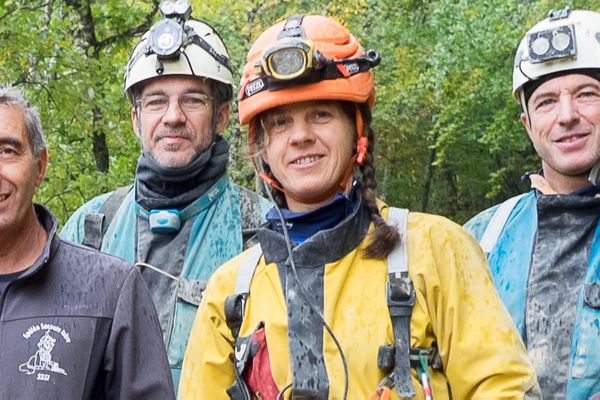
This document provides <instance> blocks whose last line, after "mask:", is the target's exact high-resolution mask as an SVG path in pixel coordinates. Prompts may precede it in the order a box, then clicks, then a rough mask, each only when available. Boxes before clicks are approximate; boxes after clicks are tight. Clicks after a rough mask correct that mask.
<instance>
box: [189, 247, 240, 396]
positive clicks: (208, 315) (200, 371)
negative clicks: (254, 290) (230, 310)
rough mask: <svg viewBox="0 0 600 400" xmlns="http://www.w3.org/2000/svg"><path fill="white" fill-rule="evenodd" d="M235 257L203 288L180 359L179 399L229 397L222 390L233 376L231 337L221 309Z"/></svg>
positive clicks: (230, 285) (230, 284)
mask: <svg viewBox="0 0 600 400" xmlns="http://www.w3.org/2000/svg"><path fill="white" fill-rule="evenodd" d="M244 254H245V253H242V256H243V255H244ZM239 259H240V256H238V257H236V258H234V259H233V260H232V261H230V262H228V263H227V264H225V265H223V266H222V267H221V268H219V270H217V272H216V273H215V274H214V275H213V276H212V277H211V279H210V280H209V282H208V285H207V287H206V290H205V291H204V295H203V298H202V302H201V303H200V307H199V308H198V313H197V314H196V319H195V320H194V325H193V326H192V331H191V334H190V337H189V341H188V346H187V350H186V352H185V357H184V360H183V368H182V372H181V379H180V382H179V391H178V396H179V397H178V398H179V399H180V400H192V399H193V400H201V399H206V400H220V399H223V400H226V399H227V400H228V399H229V396H228V395H227V393H226V392H225V391H226V390H227V388H229V386H231V384H232V383H233V382H234V379H235V371H234V366H233V362H232V360H233V351H234V339H233V336H232V334H231V331H230V329H229V327H228V326H227V323H226V322H225V315H224V311H223V310H224V304H225V297H226V295H227V294H229V293H233V291H234V287H233V285H234V283H235V277H236V271H237V264H238V262H237V260H239Z"/></svg>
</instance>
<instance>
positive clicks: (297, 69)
mask: <svg viewBox="0 0 600 400" xmlns="http://www.w3.org/2000/svg"><path fill="white" fill-rule="evenodd" d="M326 61H327V60H326V58H325V57H323V56H322V55H321V54H320V53H319V52H318V51H317V50H315V49H314V45H313V43H312V42H311V41H310V40H304V39H300V38H286V39H281V40H279V41H278V42H277V43H276V44H275V45H273V46H272V47H270V48H268V49H267V50H266V51H265V52H264V54H263V57H262V60H261V66H262V71H263V73H264V74H265V75H267V76H270V77H272V78H274V79H276V80H280V81H286V80H291V79H295V78H298V77H302V76H305V75H307V74H309V73H310V71H311V70H315V69H321V68H323V66H324V65H325V62H326Z"/></svg>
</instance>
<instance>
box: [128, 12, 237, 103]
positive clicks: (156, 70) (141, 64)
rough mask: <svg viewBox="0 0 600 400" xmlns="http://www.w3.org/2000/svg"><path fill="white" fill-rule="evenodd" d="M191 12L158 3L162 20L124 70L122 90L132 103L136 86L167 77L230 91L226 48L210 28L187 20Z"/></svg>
mask: <svg viewBox="0 0 600 400" xmlns="http://www.w3.org/2000/svg"><path fill="white" fill-rule="evenodd" d="M191 10H192V9H191V5H190V3H189V2H188V1H187V0H164V1H162V2H161V3H160V11H161V12H162V14H163V16H164V18H163V19H161V20H160V21H158V22H157V23H155V24H154V25H153V26H152V28H151V29H150V30H149V31H148V32H146V33H145V34H144V36H142V39H141V40H140V42H139V43H138V44H137V45H136V46H135V48H134V50H133V52H132V54H131V56H130V58H129V62H128V63H127V67H126V70H125V84H124V90H125V93H126V94H127V97H128V98H129V100H130V101H131V102H132V103H133V101H134V99H133V98H132V89H133V88H134V87H135V86H136V85H137V84H138V83H141V82H144V81H146V80H148V79H152V78H156V77H160V76H166V75H189V76H195V77H198V78H209V79H213V80H215V81H218V82H221V83H223V84H225V85H228V86H230V87H231V88H233V74H232V71H233V69H232V66H231V62H230V59H229V54H228V53H227V48H226V47H225V44H224V43H223V41H222V40H221V38H220V37H219V35H218V33H217V32H216V31H215V30H214V29H213V28H212V27H211V26H210V25H208V24H206V23H205V22H202V21H198V20H194V19H189V17H190V15H191Z"/></svg>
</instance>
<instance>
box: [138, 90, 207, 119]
mask: <svg viewBox="0 0 600 400" xmlns="http://www.w3.org/2000/svg"><path fill="white" fill-rule="evenodd" d="M172 99H173V100H175V101H177V104H178V105H179V109H181V111H183V112H198V111H202V110H204V109H206V108H207V107H208V105H209V104H210V102H211V100H212V99H213V98H212V97H210V96H208V95H205V94H201V93H191V94H185V95H183V96H180V97H175V98H172ZM170 102H171V98H169V97H167V96H160V95H156V96H146V97H142V99H141V100H138V102H137V104H138V106H139V107H140V109H141V110H142V112H145V113H150V114H162V113H165V112H166V111H167V109H168V108H169V103H170Z"/></svg>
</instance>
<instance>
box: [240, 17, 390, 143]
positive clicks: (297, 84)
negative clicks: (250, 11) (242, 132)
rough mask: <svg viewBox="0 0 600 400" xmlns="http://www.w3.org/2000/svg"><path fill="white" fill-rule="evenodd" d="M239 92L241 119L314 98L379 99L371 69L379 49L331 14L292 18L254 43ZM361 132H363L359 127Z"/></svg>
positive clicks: (369, 101)
mask: <svg viewBox="0 0 600 400" xmlns="http://www.w3.org/2000/svg"><path fill="white" fill-rule="evenodd" d="M246 61H247V62H246V66H245V67H244V72H243V76H242V79H241V82H240V92H239V96H238V99H239V118H240V123H242V124H250V125H251V126H250V132H249V142H250V147H251V151H252V147H253V142H254V137H253V135H254V127H253V126H252V125H253V120H254V119H255V117H256V116H258V115H259V114H260V113H262V112H263V111H266V110H269V109H272V108H275V107H279V106H282V105H286V104H292V103H298V102H302V101H310V100H340V101H349V102H353V103H359V104H362V103H366V104H367V105H368V106H369V107H371V106H372V105H373V103H374V100H375V84H374V81H373V74H372V72H371V68H373V67H375V66H376V65H378V64H379V62H380V56H379V54H378V53H377V52H375V51H373V50H370V51H367V52H365V51H364V50H363V48H362V47H361V45H360V43H358V41H357V40H356V38H355V37H354V36H353V35H352V34H351V33H350V32H349V31H348V30H347V29H346V28H345V27H344V26H342V25H341V24H340V23H338V22H336V21H334V20H332V19H331V18H327V17H323V16H317V15H309V16H293V17H290V18H288V19H287V20H285V21H281V22H279V23H277V24H275V25H273V26H272V27H270V28H268V29H267V30H266V31H265V32H263V34H262V35H260V36H259V37H258V39H257V40H256V42H255V43H254V44H253V45H252V47H251V49H250V51H249V52H248V56H247V59H246ZM358 131H359V132H358V133H359V136H360V135H362V132H361V129H358Z"/></svg>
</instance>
